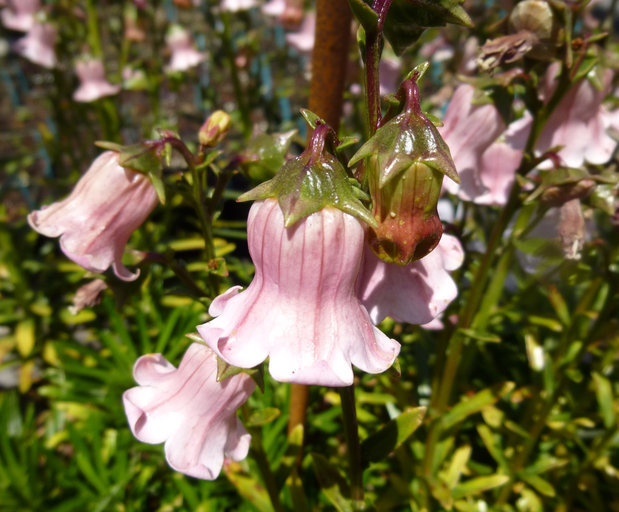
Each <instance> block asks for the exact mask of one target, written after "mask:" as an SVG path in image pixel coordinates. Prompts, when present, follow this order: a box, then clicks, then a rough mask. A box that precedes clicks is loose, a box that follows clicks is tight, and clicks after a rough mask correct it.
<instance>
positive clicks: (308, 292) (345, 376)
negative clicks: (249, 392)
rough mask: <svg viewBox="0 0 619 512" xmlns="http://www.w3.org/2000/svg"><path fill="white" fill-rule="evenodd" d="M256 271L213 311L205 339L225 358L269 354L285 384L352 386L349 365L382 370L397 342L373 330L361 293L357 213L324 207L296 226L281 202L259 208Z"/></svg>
mask: <svg viewBox="0 0 619 512" xmlns="http://www.w3.org/2000/svg"><path fill="white" fill-rule="evenodd" d="M247 241H248V244H249V252H250V255H251V257H252V260H253V262H254V265H255V267H256V274H255V276H254V279H253V281H252V282H251V284H250V285H249V287H248V288H247V289H246V290H244V291H243V292H241V293H239V287H233V288H231V289H230V290H228V291H227V292H225V293H224V294H223V295H220V296H219V297H217V298H216V299H215V300H214V301H213V303H212V304H211V307H210V309H209V313H210V314H211V315H212V316H214V317H216V318H215V319H214V320H212V321H210V322H208V323H206V324H203V325H200V326H198V332H199V333H200V335H201V336H202V338H203V339H204V340H205V342H206V343H207V345H209V346H210V347H211V348H212V349H213V350H214V351H215V352H216V353H217V354H218V355H219V356H220V357H221V358H222V359H224V360H225V361H226V362H228V363H229V364H231V365H234V366H238V367H241V368H252V367H254V366H256V365H258V364H260V363H261V362H262V361H264V360H265V359H266V358H267V357H268V358H269V372H270V373H271V375H272V376H273V378H274V379H276V380H278V381H281V382H296V383H300V384H316V385H325V386H349V385H350V384H352V382H353V372H352V368H351V364H353V365H355V366H357V367H358V368H360V369H361V370H363V371H366V372H369V373H380V372H383V371H385V370H386V369H387V368H389V366H391V364H392V363H393V361H394V359H395V358H396V356H397V355H398V352H399V350H400V345H399V344H398V343H397V342H396V341H395V340H392V339H390V338H388V337H387V336H385V335H384V334H383V333H382V332H381V331H380V330H378V329H377V328H376V327H374V326H373V325H372V322H371V320H370V317H369V315H368V312H367V311H366V309H365V308H364V307H363V306H362V305H361V304H360V302H359V299H358V298H357V295H356V291H355V287H356V281H357V277H358V274H359V271H360V268H361V257H362V254H363V247H364V228H363V226H362V224H361V223H360V222H359V221H358V220H357V219H356V218H354V217H353V216H351V215H349V214H347V213H344V212H342V211H341V210H338V209H336V208H329V207H327V208H323V209H321V210H319V211H317V212H315V213H313V214H311V215H309V216H307V217H304V218H303V219H301V220H299V221H298V222H297V223H295V224H294V225H293V226H291V227H288V228H287V227H285V225H284V215H283V213H282V210H281V208H280V207H279V205H278V203H277V201H276V200H274V199H267V200H265V201H260V202H256V203H254V204H253V205H252V207H251V210H250V213H249V219H248V223H247Z"/></svg>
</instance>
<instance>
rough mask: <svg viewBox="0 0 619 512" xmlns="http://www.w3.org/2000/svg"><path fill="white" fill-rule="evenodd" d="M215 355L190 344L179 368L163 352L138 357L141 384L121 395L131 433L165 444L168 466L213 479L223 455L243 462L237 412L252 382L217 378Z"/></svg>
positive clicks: (242, 377)
mask: <svg viewBox="0 0 619 512" xmlns="http://www.w3.org/2000/svg"><path fill="white" fill-rule="evenodd" d="M216 377H217V358H216V356H215V354H213V352H212V351H211V350H210V349H209V348H207V347H205V346H204V345H202V344H200V343H193V344H192V345H191V346H190V347H189V349H187V352H186V353H185V355H184V356H183V360H182V361H181V364H180V365H179V367H178V369H176V368H174V366H172V365H171V364H170V363H169V362H168V361H167V360H166V359H165V358H164V357H163V356H162V355H161V354H149V355H146V356H142V357H141V358H140V359H138V360H137V362H136V363H135V366H134V368H133V378H134V379H135V380H136V382H137V383H138V384H139V386H138V387H135V388H131V389H129V390H127V391H125V393H124V394H123V403H124V406H125V413H126V414H127V419H128V420H129V426H130V427H131V432H133V435H134V436H135V437H137V438H138V439H139V440H140V441H142V442H143V443H149V444H159V443H165V454H166V460H167V461H168V464H170V466H171V467H172V468H173V469H175V470H176V471H180V472H181V473H184V474H186V475H189V476H193V477H196V478H202V479H205V480H214V479H215V478H217V476H218V475H219V472H220V471H221V468H222V466H223V464H224V456H225V457H229V458H231V459H233V460H237V461H238V460H242V459H244V458H245V457H246V456H247V452H248V451H249V444H250V442H251V436H250V435H249V434H248V433H247V431H246V430H245V427H243V425H242V424H241V422H240V421H239V419H238V418H237V416H236V411H237V409H238V408H239V407H240V406H241V405H243V403H245V402H246V401H247V399H248V398H249V395H251V394H252V392H253V391H254V388H255V387H256V385H255V384H254V382H253V380H252V379H251V377H250V376H249V375H246V374H243V373H240V374H237V375H233V376H232V377H228V378H227V379H224V380H222V381H221V382H217V380H216Z"/></svg>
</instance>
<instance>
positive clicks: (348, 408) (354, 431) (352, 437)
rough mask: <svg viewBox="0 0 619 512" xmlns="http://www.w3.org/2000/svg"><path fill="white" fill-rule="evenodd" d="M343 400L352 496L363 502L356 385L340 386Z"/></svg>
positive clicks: (355, 499) (343, 417)
mask: <svg viewBox="0 0 619 512" xmlns="http://www.w3.org/2000/svg"><path fill="white" fill-rule="evenodd" d="M339 392H340V398H341V400H342V419H343V422H344V436H345V437H346V446H347V448H348V466H349V471H350V496H351V498H352V499H353V500H354V501H358V502H363V469H362V466H361V443H360V442H359V427H358V424H357V409H356V405H355V386H354V385H353V386H347V387H344V388H339Z"/></svg>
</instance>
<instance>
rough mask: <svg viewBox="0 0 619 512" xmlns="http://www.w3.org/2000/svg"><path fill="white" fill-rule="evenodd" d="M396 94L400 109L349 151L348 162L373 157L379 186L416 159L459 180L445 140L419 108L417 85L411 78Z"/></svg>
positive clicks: (353, 163) (351, 162) (415, 161)
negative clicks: (401, 96)
mask: <svg viewBox="0 0 619 512" xmlns="http://www.w3.org/2000/svg"><path fill="white" fill-rule="evenodd" d="M400 94H404V95H405V104H404V110H403V111H402V112H401V113H400V114H398V115H397V116H395V117H394V118H393V119H391V120H390V121H388V122H387V123H385V124H384V125H383V126H381V127H380V128H379V129H378V130H377V131H376V133H375V134H374V135H373V136H372V137H371V138H370V140H368V141H367V142H366V143H365V144H364V145H363V146H361V148H359V150H358V151H357V152H356V153H355V154H354V155H353V157H352V158H351V160H350V162H349V163H348V165H349V166H352V165H355V164H356V163H358V162H359V161H361V160H362V159H364V158H366V157H375V158H376V166H375V169H376V171H377V172H378V173H379V176H378V182H379V186H380V187H381V188H382V187H384V186H385V185H386V184H387V182H389V181H390V180H392V179H394V178H395V177H397V176H399V175H400V174H401V173H402V172H403V171H404V170H406V169H408V168H409V167H410V166H411V165H414V164H417V163H423V164H425V165H427V166H428V167H430V168H432V169H434V170H435V171H438V172H439V173H441V174H443V175H445V176H448V177H449V178H451V179H452V180H453V181H455V182H456V183H460V178H459V177H458V174H457V172H456V168H455V165H454V163H453V160H452V158H451V153H450V152H449V148H448V147H447V144H446V143H445V141H444V140H443V138H442V137H441V135H440V133H439V132H438V130H437V129H436V126H434V124H433V123H432V121H430V120H429V119H428V118H427V117H426V116H425V115H424V114H423V112H422V111H421V108H420V106H419V89H418V88H417V84H416V82H415V80H414V78H411V79H409V80H406V81H405V82H404V83H403V84H402V87H401V88H400ZM373 167H374V166H373Z"/></svg>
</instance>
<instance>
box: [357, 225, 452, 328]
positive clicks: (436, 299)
mask: <svg viewBox="0 0 619 512" xmlns="http://www.w3.org/2000/svg"><path fill="white" fill-rule="evenodd" d="M463 260H464V251H463V250H462V246H461V245H460V242H459V241H458V239H457V238H456V237H454V236H451V235H445V234H444V235H443V236H442V237H441V241H440V242H439V244H438V246H437V247H436V249H434V250H433V251H432V252H431V253H429V254H428V255H426V256H424V257H423V258H422V259H420V260H417V261H414V262H413V263H409V264H408V265H406V266H401V265H396V264H393V263H387V262H385V261H383V260H381V259H379V258H378V257H376V256H375V255H374V253H373V252H372V251H371V250H369V248H366V250H365V253H364V259H363V270H362V272H361V274H360V276H359V282H358V287H357V293H358V295H359V299H360V300H361V303H362V304H363V305H364V306H365V307H366V308H367V310H368V312H369V314H370V317H371V319H372V321H373V322H374V323H375V324H378V323H380V322H382V321H383V320H384V319H385V318H386V317H388V316H389V317H391V318H393V319H394V320H396V321H398V322H407V323H409V324H427V323H429V322H431V321H432V320H433V319H434V318H436V317H437V316H438V315H440V314H441V313H442V312H443V311H444V310H445V308H447V306H448V305H449V303H450V302H451V301H452V300H454V299H455V298H456V296H457V295H458V288H457V287H456V283H454V281H453V279H452V278H451V276H450V275H449V272H448V271H451V270H456V269H457V268H459V267H460V265H462V262H463Z"/></svg>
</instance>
